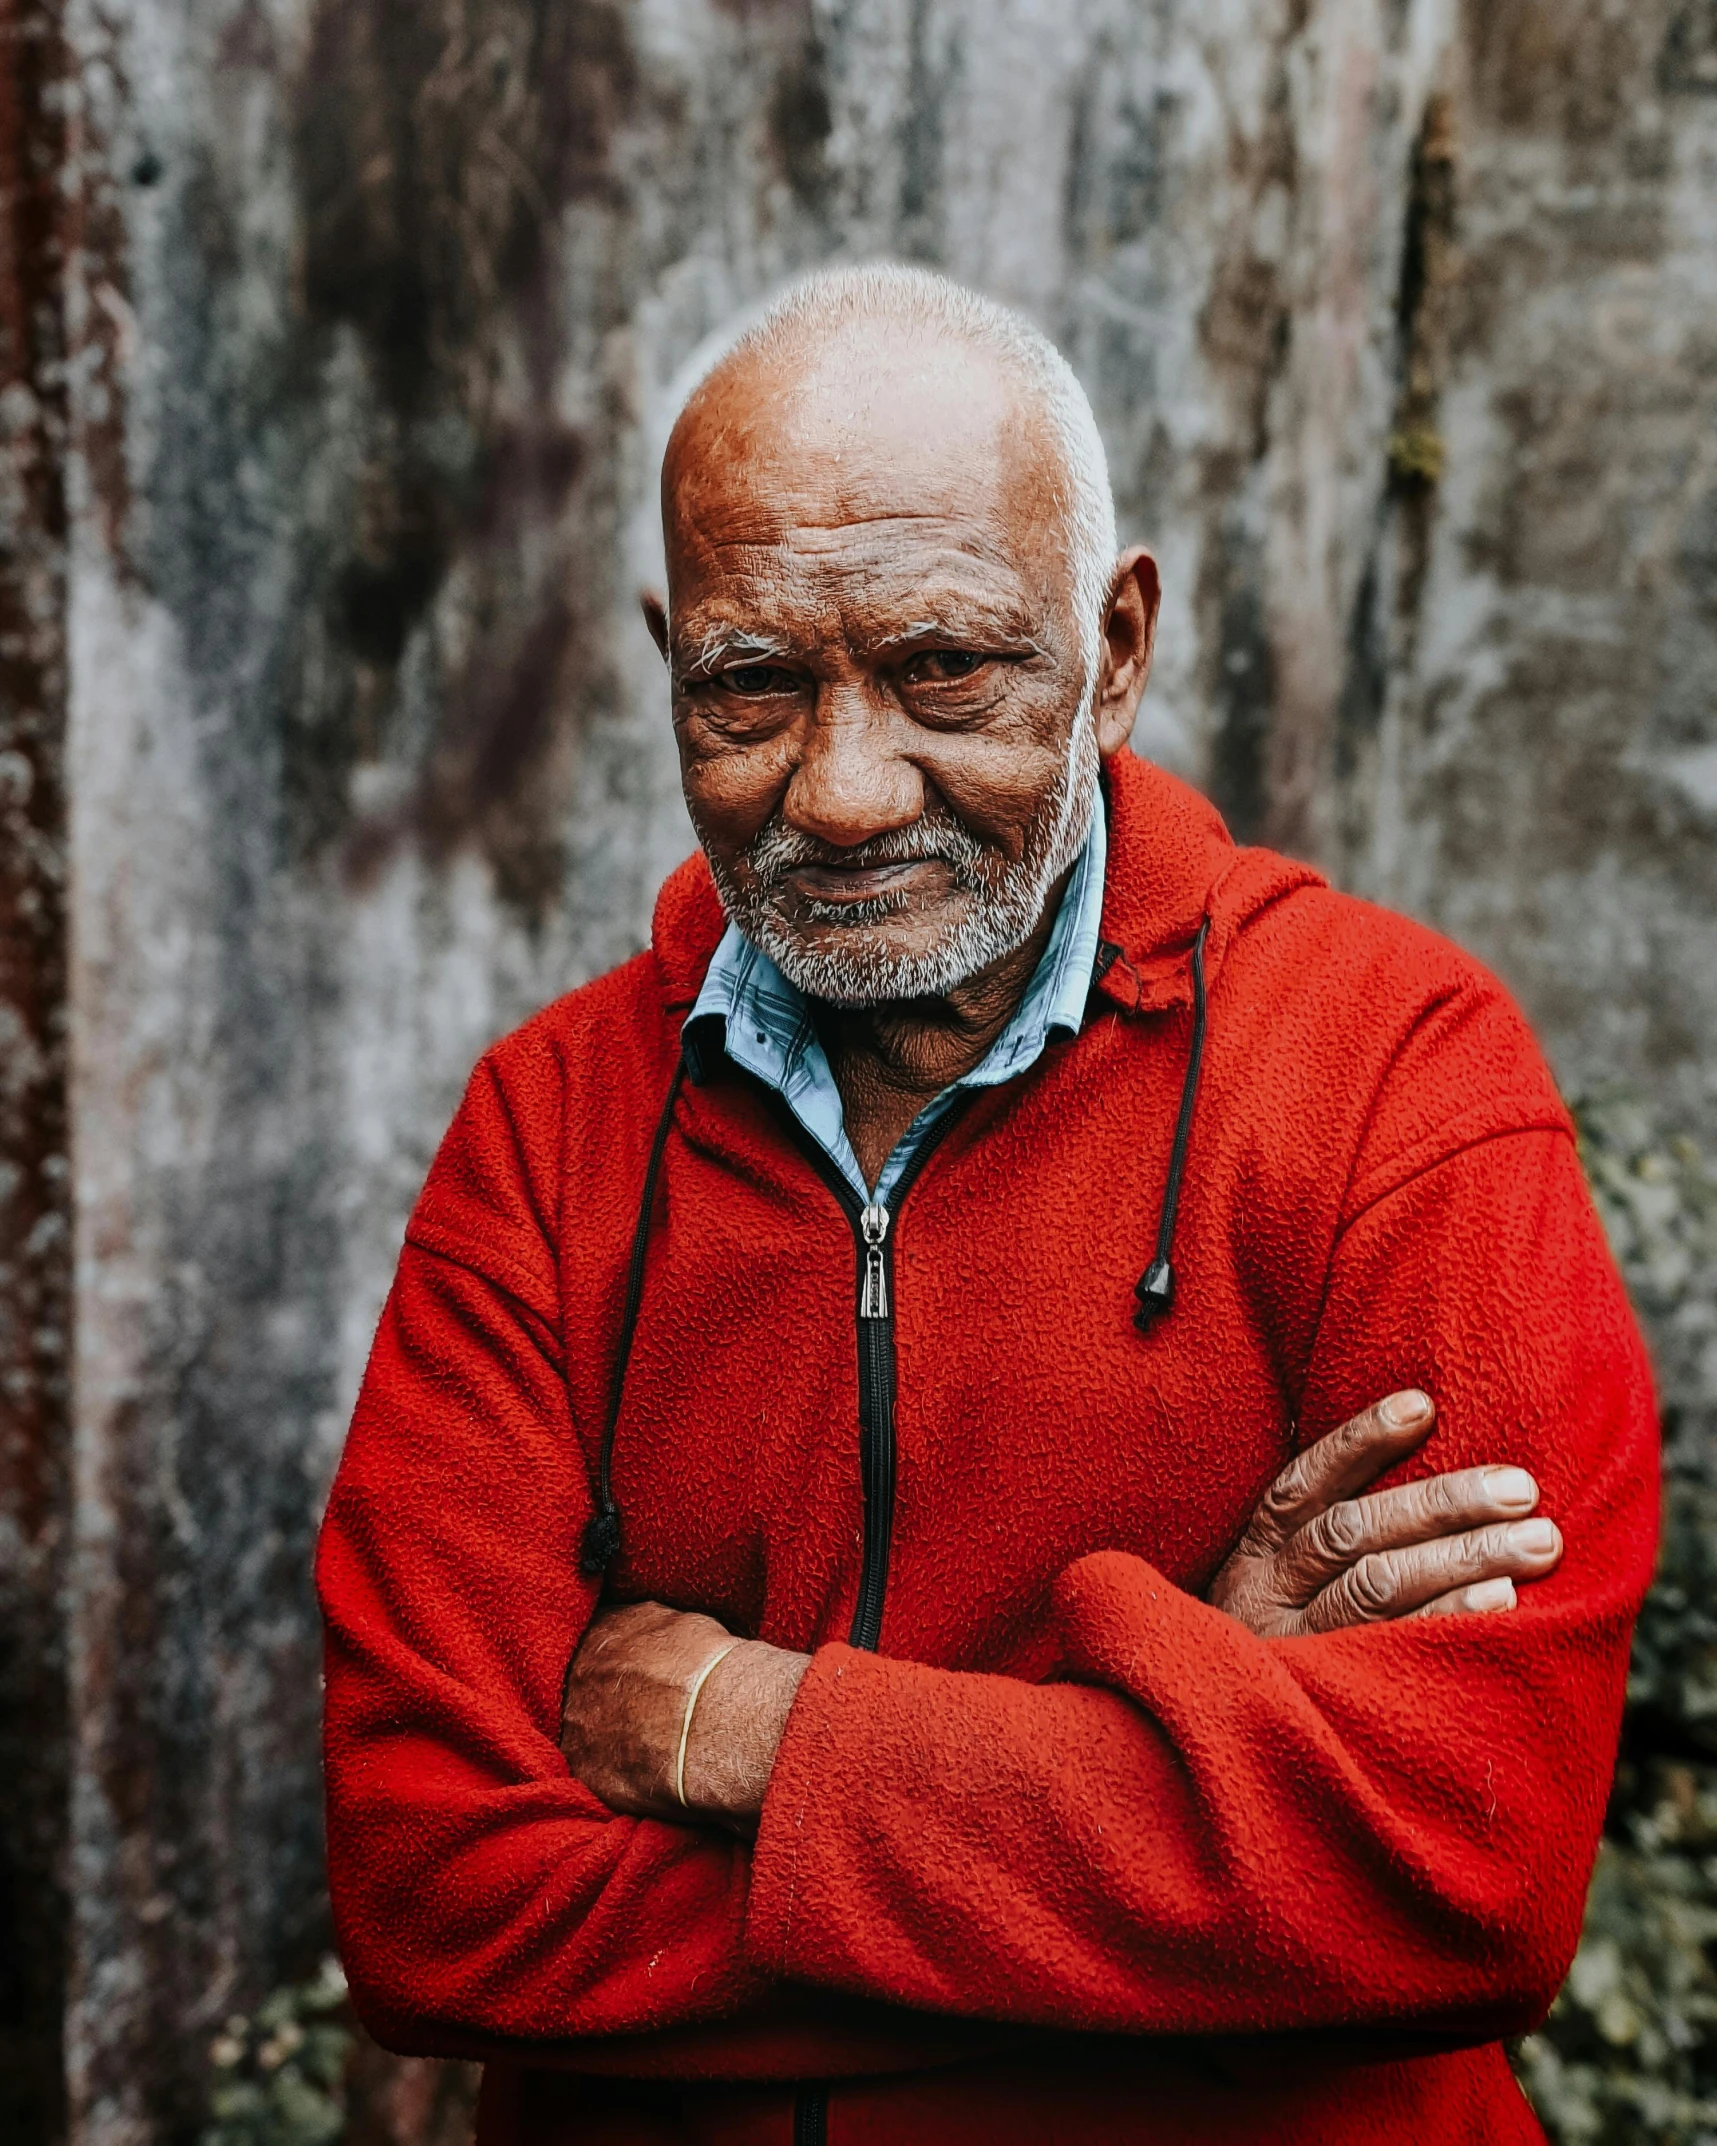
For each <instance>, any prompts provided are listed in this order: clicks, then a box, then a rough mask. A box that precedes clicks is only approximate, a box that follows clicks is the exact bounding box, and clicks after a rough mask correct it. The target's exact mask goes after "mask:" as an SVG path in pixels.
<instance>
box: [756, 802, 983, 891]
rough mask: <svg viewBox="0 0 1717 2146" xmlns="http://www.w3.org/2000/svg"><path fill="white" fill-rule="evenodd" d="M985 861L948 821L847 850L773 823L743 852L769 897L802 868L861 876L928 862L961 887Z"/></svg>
mask: <svg viewBox="0 0 1717 2146" xmlns="http://www.w3.org/2000/svg"><path fill="white" fill-rule="evenodd" d="M987 856H988V852H987V850H986V848H985V845H984V844H983V843H982V842H980V841H979V840H978V838H977V836H976V835H974V834H972V833H971V832H970V831H969V830H968V829H967V828H964V827H962V826H961V825H960V823H959V821H958V820H956V819H954V818H953V817H952V815H946V816H943V815H938V816H937V817H936V818H934V819H928V818H927V819H919V820H914V821H913V823H912V825H911V826H910V827H897V828H894V829H892V830H891V831H890V832H889V833H888V834H883V835H873V836H872V837H871V839H870V840H869V841H868V842H857V843H855V844H854V845H853V846H852V847H851V848H850V849H842V848H841V847H840V846H839V845H838V844H837V843H833V842H820V841H818V839H817V838H816V836H815V835H808V834H805V833H804V832H803V831H802V830H801V829H799V828H796V827H789V826H787V824H786V823H785V822H784V821H782V820H780V819H774V820H771V821H770V822H769V824H768V825H767V826H766V827H765V828H764V829H763V830H762V832H761V833H760V834H758V835H757V836H756V838H755V839H754V840H753V841H752V843H751V844H750V846H749V847H748V848H747V850H746V852H745V861H746V863H747V864H748V865H749V866H750V867H751V870H752V872H753V874H754V875H755V877H756V881H757V884H758V886H759V888H761V889H762V890H763V891H764V892H765V893H769V894H773V893H774V892H775V891H776V890H777V889H778V888H779V887H780V885H781V882H782V881H783V880H784V879H785V878H786V876H787V874H788V873H789V872H796V871H800V870H802V869H803V868H805V867H806V866H819V865H820V866H824V867H827V868H829V869H831V870H836V871H849V872H862V871H867V870H869V869H870V868H871V867H872V866H876V865H885V864H920V863H924V862H926V861H929V860H934V861H935V862H937V863H939V864H946V865H947V866H948V867H949V869H950V870H951V871H952V872H953V874H954V876H955V879H956V881H957V882H958V883H959V884H960V885H961V886H963V887H968V888H970V887H974V886H976V885H977V884H978V883H980V882H981V880H982V877H983V868H984V864H985V862H986V859H987Z"/></svg>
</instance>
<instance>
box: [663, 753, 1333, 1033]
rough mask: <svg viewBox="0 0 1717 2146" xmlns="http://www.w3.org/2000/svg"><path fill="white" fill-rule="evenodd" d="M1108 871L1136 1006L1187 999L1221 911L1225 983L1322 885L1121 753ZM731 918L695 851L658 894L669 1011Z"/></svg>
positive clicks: (1122, 959)
mask: <svg viewBox="0 0 1717 2146" xmlns="http://www.w3.org/2000/svg"><path fill="white" fill-rule="evenodd" d="M1104 788H1105V790H1106V792H1107V795H1108V801H1109V870H1108V879H1107V885H1106V889H1105V893H1104V898H1103V926H1102V938H1103V945H1102V949H1101V951H1100V953H1099V955H1098V964H1097V965H1098V978H1097V984H1096V988H1097V989H1098V990H1099V991H1100V992H1101V993H1102V994H1103V996H1104V997H1105V998H1107V999H1109V1000H1111V1001H1112V1002H1113V1003H1114V1004H1115V1005H1117V1006H1120V1007H1122V1008H1123V1009H1124V1010H1125V1011H1127V1012H1129V1013H1153V1012H1157V1011H1159V1010H1161V1009H1162V1008H1165V1007H1169V1006H1180V1005H1185V1004H1187V1003H1188V1002H1189V1001H1190V999H1191V996H1192V981H1191V968H1190V959H1189V957H1190V954H1191V950H1192V942H1193V939H1194V937H1195V936H1196V935H1197V932H1198V927H1199V922H1200V920H1201V919H1202V918H1203V917H1204V916H1206V915H1207V914H1208V915H1209V917H1210V936H1209V938H1208V940H1207V941H1206V944H1205V956H1204V959H1205V974H1206V977H1207V979H1209V980H1211V981H1214V979H1215V977H1216V974H1217V972H1218V970H1219V969H1220V967H1221V964H1222V960H1223V957H1224V955H1225V954H1226V953H1227V951H1228V948H1229V946H1230V945H1231V944H1232V943H1233V941H1234V938H1235V936H1236V934H1237V933H1238V932H1239V931H1240V930H1241V929H1242V928H1243V927H1244V926H1245V924H1246V923H1247V922H1248V921H1249V920H1250V919H1251V918H1252V917H1253V916H1255V915H1257V914H1258V912H1259V911H1260V910H1262V909H1265V908H1268V907H1269V906H1270V905H1271V904H1272V903H1273V902H1275V901H1278V900H1280V898H1281V897H1282V896H1283V895H1284V894H1287V893H1289V892H1290V891H1291V890H1292V889H1294V888H1295V887H1302V886H1318V885H1321V884H1322V881H1321V879H1320V878H1319V875H1318V874H1317V873H1316V872H1314V871H1313V870H1312V869H1311V867H1310V866H1309V865H1304V864H1297V863H1295V862H1294V861H1293V860H1292V859H1291V858H1287V857H1279V856H1277V855H1276V854H1275V853H1274V852H1273V851H1271V850H1263V849H1239V848H1237V847H1236V846H1235V843H1234V840H1233V838H1232V837H1231V836H1230V834H1229V832H1228V830H1227V828H1226V827H1224V826H1223V824H1222V819H1221V816H1220V814H1219V813H1218V812H1217V811H1216V808H1215V807H1214V806H1213V805H1211V804H1209V803H1208V802H1207V801H1206V800H1205V799H1204V798H1202V797H1200V796H1199V794H1198V792H1197V791H1196V790H1194V789H1192V788H1190V787H1189V786H1188V785H1187V784H1186V783H1184V782H1181V781H1179V780H1178V779H1177V778H1176V777H1175V776H1173V775H1170V774H1168V773H1166V772H1165V771H1164V770H1163V769H1162V768H1159V767H1156V766H1153V765H1152V763H1151V762H1150V761H1148V760H1141V759H1139V758H1138V757H1137V756H1136V755H1135V754H1133V753H1131V752H1128V751H1122V752H1120V753H1117V754H1116V756H1115V758H1114V759H1113V760H1111V761H1110V762H1109V763H1108V766H1107V768H1106V770H1105V775H1104ZM726 923H727V919H726V917H725V916H724V915H723V913H722V907H721V900H720V897H719V896H718V895H717V893H716V891H715V882H714V881H713V880H712V879H711V878H710V873H709V866H708V865H707V864H706V863H705V862H704V858H703V853H702V852H701V851H699V852H697V853H696V854H695V855H693V856H691V857H688V858H687V860H686V861H685V863H684V864H682V865H681V866H680V867H679V869H678V870H677V871H676V872H673V873H671V874H670V875H669V877H668V879H667V881H666V883H665V884H664V886H663V888H662V891H661V893H660V894H659V895H658V896H657V897H656V912H655V917H654V920H653V923H652V926H651V943H652V945H653V947H654V949H655V955H656V960H657V963H658V965H659V966H660V969H661V973H662V978H663V983H664V987H665V990H664V997H665V1001H666V1010H667V1011H668V1012H669V1013H670V1014H677V1015H680V1016H682V1017H683V1016H684V1015H685V1014H687V1013H688V1012H689V1011H690V1010H691V1007H692V1005H693V1003H694V1002H695V1000H696V998H697V995H698V990H699V987H700V986H701V984H702V982H703V979H704V975H705V972H706V971H707V970H708V968H709V965H710V961H711V959H712V958H713V956H714V954H715V950H716V947H717V945H718V944H719V943H720V940H721V935H722V932H723V931H724V930H725V928H726Z"/></svg>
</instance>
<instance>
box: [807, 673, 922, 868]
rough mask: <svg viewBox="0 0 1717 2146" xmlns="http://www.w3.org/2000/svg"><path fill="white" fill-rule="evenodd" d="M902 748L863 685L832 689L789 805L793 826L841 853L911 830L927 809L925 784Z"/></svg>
mask: <svg viewBox="0 0 1717 2146" xmlns="http://www.w3.org/2000/svg"><path fill="white" fill-rule="evenodd" d="M900 743H901V741H900V739H899V738H898V736H897V734H896V729H895V724H894V722H893V721H892V720H891V718H890V716H889V714H888V712H887V711H886V710H885V709H882V708H879V707H878V706H877V705H876V704H875V702H874V701H873V700H872V699H871V697H870V695H869V694H867V693H866V692H865V691H864V690H863V688H862V687H858V686H825V687H824V688H823V690H822V691H821V692H820V693H819V694H818V696H817V705H816V708H815V709H814V710H813V712H812V715H811V719H810V722H809V724H808V726H807V729H806V733H805V739H804V744H803V749H802V751H801V753H800V756H799V764H798V766H797V767H796V768H795V769H794V770H793V775H792V779H791V781H790V782H789V783H788V785H787V795H786V797H785V798H784V799H783V800H782V807H781V809H782V816H783V817H784V818H785V820H786V822H787V824H788V826H790V827H796V828H798V829H799V830H800V831H801V832H802V833H804V834H808V835H812V836H815V838H816V839H817V840H818V841H820V842H827V843H830V844H832V845H834V846H835V847H837V848H840V849H852V848H855V847H856V846H857V845H858V844H859V843H860V842H869V841H872V840H874V839H875V837H876V836H878V835H885V834H891V833H893V831H894V830H895V829H896V828H897V827H910V826H911V825H912V823H913V821H914V820H916V819H918V818H919V817H920V815H921V814H922V813H923V810H924V778H923V776H922V775H921V774H920V773H919V772H918V770H917V768H915V767H914V766H913V765H912V763H911V761H910V760H907V759H905V758H903V757H902V754H901V752H900Z"/></svg>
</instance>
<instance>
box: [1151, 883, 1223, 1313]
mask: <svg viewBox="0 0 1717 2146" xmlns="http://www.w3.org/2000/svg"><path fill="white" fill-rule="evenodd" d="M1209 930H1210V919H1209V917H1206V918H1205V919H1204V921H1203V922H1202V923H1201V924H1200V925H1199V927H1198V937H1197V938H1196V939H1194V941H1193V942H1192V1045H1191V1048H1190V1049H1189V1050H1188V1052H1187V1054H1186V1079H1185V1081H1184V1082H1183V1083H1182V1086H1181V1091H1180V1116H1179V1117H1178V1118H1177V1119H1176V1120H1175V1128H1174V1146H1173V1147H1172V1148H1171V1149H1170V1151H1169V1174H1168V1181H1167V1183H1166V1184H1165V1185H1164V1186H1163V1208H1162V1213H1161V1214H1160V1215H1159V1216H1158V1217H1157V1249H1156V1257H1155V1258H1154V1259H1153V1260H1152V1261H1151V1263H1150V1265H1149V1266H1148V1267H1147V1268H1146V1269H1145V1271H1144V1273H1143V1274H1141V1275H1140V1277H1139V1279H1138V1281H1137V1282H1136V1283H1135V1284H1134V1285H1133V1294H1134V1296H1136V1297H1137V1298H1138V1300H1139V1308H1138V1310H1137V1311H1136V1312H1134V1314H1133V1324H1134V1325H1135V1326H1136V1327H1137V1328H1138V1330H1139V1332H1140V1333H1141V1334H1148V1333H1149V1332H1150V1330H1151V1328H1152V1327H1153V1326H1154V1325H1155V1324H1156V1322H1157V1321H1158V1320H1159V1319H1161V1318H1163V1317H1165V1316H1166V1314H1167V1313H1168V1312H1170V1311H1172V1310H1173V1308H1174V1267H1173V1265H1172V1263H1171V1262H1170V1259H1169V1253H1170V1252H1171V1251H1172V1249H1173V1247H1174V1218H1175V1214H1176V1212H1177V1210H1178V1209H1179V1207H1180V1181H1181V1176H1182V1174H1183V1172H1184V1171H1185V1169H1186V1144H1187V1141H1188V1140H1189V1139H1190V1138H1191V1137H1192V1106H1193V1104H1194V1103H1195V1102H1196V1101H1197V1100H1198V1068H1199V1064H1200V1062H1201V1061H1202V1059H1203V1057H1204V941H1205V936H1206V934H1207V933H1208V932H1209Z"/></svg>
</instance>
